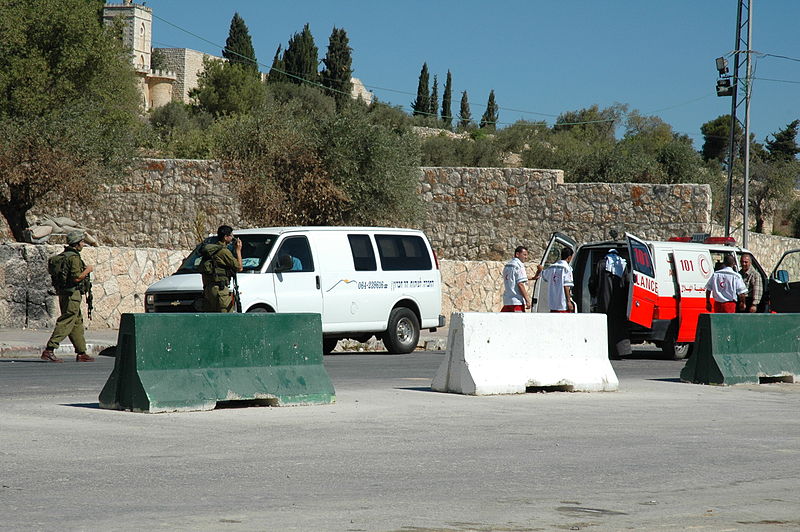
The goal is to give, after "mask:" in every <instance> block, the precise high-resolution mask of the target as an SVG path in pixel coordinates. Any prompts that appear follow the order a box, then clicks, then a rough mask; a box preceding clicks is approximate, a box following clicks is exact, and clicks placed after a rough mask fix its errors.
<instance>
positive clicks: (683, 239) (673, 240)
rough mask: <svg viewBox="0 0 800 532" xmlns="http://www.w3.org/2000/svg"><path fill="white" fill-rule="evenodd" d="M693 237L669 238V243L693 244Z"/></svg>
mask: <svg viewBox="0 0 800 532" xmlns="http://www.w3.org/2000/svg"><path fill="white" fill-rule="evenodd" d="M691 241H692V237H690V236H672V237H670V238H669V242H691Z"/></svg>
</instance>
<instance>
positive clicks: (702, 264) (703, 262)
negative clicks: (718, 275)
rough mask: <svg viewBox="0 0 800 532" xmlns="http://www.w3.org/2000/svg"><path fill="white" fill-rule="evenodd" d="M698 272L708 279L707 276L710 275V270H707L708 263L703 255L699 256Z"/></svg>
mask: <svg viewBox="0 0 800 532" xmlns="http://www.w3.org/2000/svg"><path fill="white" fill-rule="evenodd" d="M700 271H701V272H703V275H704V276H705V277H708V274H709V273H711V270H710V269H709V268H708V262H706V258H705V256H703V255H700Z"/></svg>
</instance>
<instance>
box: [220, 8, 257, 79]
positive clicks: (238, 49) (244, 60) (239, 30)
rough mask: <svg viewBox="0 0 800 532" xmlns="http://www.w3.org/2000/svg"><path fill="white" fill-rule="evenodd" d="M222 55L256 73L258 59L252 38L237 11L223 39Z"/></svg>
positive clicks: (230, 61)
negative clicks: (225, 37)
mask: <svg viewBox="0 0 800 532" xmlns="http://www.w3.org/2000/svg"><path fill="white" fill-rule="evenodd" d="M222 57H224V58H225V59H227V60H228V62H229V63H233V64H239V65H242V66H244V67H245V69H246V70H248V71H250V72H253V73H256V74H257V73H258V61H257V60H256V51H255V49H254V48H253V40H252V39H251V38H250V31H249V30H248V29H247V24H245V23H244V19H243V18H242V17H240V16H239V13H234V14H233V18H232V19H231V27H230V29H229V30H228V38H227V39H226V40H225V48H223V49H222Z"/></svg>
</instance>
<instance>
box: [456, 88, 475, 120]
mask: <svg viewBox="0 0 800 532" xmlns="http://www.w3.org/2000/svg"><path fill="white" fill-rule="evenodd" d="M471 121H472V113H471V112H470V110H469V99H468V98H467V91H464V92H463V93H462V94H461V112H459V114H458V125H459V126H460V127H461V128H463V129H466V128H467V126H469V124H470V122H471Z"/></svg>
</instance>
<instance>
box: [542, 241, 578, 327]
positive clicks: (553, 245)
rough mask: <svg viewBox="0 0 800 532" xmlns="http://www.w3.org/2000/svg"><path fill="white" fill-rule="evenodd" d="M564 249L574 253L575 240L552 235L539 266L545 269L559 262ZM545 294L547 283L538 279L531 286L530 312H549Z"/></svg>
mask: <svg viewBox="0 0 800 532" xmlns="http://www.w3.org/2000/svg"><path fill="white" fill-rule="evenodd" d="M565 247H570V248H572V251H575V248H576V242H575V240H573V239H572V238H570V237H568V236H567V235H565V234H564V233H558V232H555V233H553V235H552V236H551V237H550V241H549V242H548V243H547V247H546V248H545V251H544V257H542V260H541V262H539V264H541V265H542V266H544V267H545V268H547V267H548V266H552V265H553V264H555V263H556V262H557V261H559V260H561V250H562V249H564V248H565ZM534 268H535V266H534ZM547 293H548V291H547V283H546V282H544V281H543V280H542V278H541V277H540V278H539V279H538V280H537V281H536V284H534V285H533V295H532V296H531V298H532V305H531V312H550V303H549V301H548V299H547Z"/></svg>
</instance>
